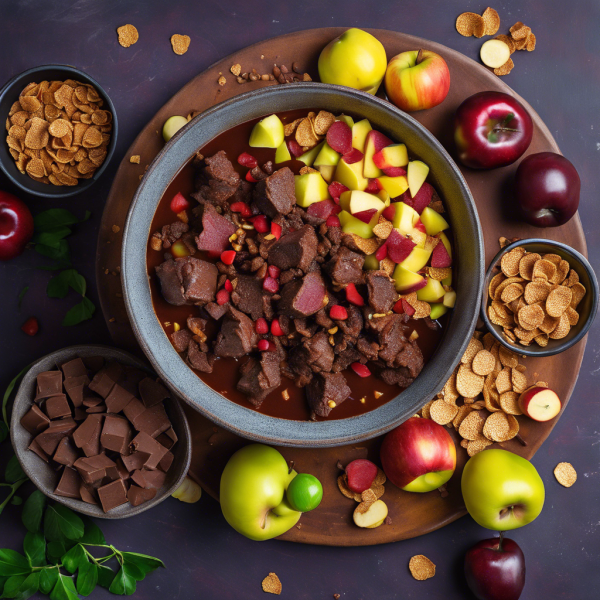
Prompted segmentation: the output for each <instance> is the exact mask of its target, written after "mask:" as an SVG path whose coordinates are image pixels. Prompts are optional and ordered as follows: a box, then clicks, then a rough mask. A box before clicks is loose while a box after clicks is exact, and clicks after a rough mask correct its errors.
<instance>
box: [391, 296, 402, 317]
mask: <svg viewBox="0 0 600 600" xmlns="http://www.w3.org/2000/svg"><path fill="white" fill-rule="evenodd" d="M392 310H393V311H394V312H395V313H398V314H399V315H401V314H402V313H403V312H404V306H403V305H402V298H400V300H398V302H396V304H394V307H393V308H392Z"/></svg>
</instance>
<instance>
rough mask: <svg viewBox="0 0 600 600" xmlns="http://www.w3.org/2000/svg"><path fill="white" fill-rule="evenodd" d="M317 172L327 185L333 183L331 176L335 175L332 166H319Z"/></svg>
mask: <svg viewBox="0 0 600 600" xmlns="http://www.w3.org/2000/svg"><path fill="white" fill-rule="evenodd" d="M317 170H318V171H319V173H321V175H322V176H323V179H324V180H325V181H326V182H327V183H331V182H332V181H333V174H334V173H335V167H334V166H332V165H321V166H320V167H317Z"/></svg>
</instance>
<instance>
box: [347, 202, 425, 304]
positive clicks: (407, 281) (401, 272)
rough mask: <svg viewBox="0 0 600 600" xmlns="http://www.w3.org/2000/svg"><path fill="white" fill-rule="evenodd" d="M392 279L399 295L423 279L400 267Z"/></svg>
mask: <svg viewBox="0 0 600 600" xmlns="http://www.w3.org/2000/svg"><path fill="white" fill-rule="evenodd" d="M340 214H341V213H340ZM392 277H393V279H394V283H395V285H396V291H397V292H399V293H400V294H401V293H403V292H405V291H407V290H410V289H411V288H413V287H414V286H416V285H419V284H420V283H421V282H422V281H423V277H422V276H421V275H419V274H418V273H413V271H409V270H408V269H405V268H404V267H403V266H402V265H396V268H395V269H394V274H393V275H392Z"/></svg>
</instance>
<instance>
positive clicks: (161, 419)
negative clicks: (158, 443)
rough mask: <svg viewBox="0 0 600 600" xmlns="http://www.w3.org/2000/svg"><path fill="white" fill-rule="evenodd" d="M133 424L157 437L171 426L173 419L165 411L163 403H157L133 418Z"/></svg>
mask: <svg viewBox="0 0 600 600" xmlns="http://www.w3.org/2000/svg"><path fill="white" fill-rule="evenodd" d="M133 426H134V427H135V428H136V429H137V430H138V431H143V432H145V433H147V434H148V435H149V436H151V437H153V438H155V437H156V436H157V435H159V434H161V433H162V432H163V431H166V430H167V429H169V427H171V421H169V417H168V416H167V413H166V412H165V408H164V406H163V405H162V404H156V405H155V406H153V407H151V408H147V409H146V410H145V411H144V412H143V413H142V414H141V415H139V416H138V417H136V418H135V419H134V420H133Z"/></svg>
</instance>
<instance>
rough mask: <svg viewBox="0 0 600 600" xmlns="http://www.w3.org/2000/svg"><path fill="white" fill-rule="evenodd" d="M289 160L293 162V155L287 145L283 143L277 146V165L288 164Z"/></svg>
mask: <svg viewBox="0 0 600 600" xmlns="http://www.w3.org/2000/svg"><path fill="white" fill-rule="evenodd" d="M288 160H292V155H291V154H290V150H289V148H288V147H287V144H286V143H285V141H283V142H282V143H281V144H279V146H277V150H275V164H279V163H283V162H287V161H288Z"/></svg>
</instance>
